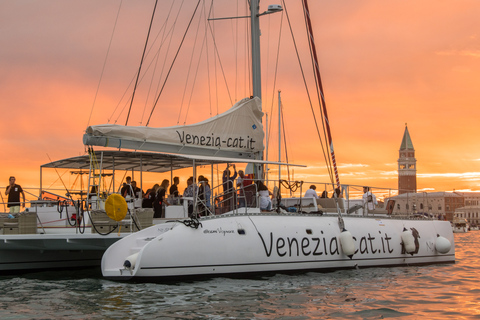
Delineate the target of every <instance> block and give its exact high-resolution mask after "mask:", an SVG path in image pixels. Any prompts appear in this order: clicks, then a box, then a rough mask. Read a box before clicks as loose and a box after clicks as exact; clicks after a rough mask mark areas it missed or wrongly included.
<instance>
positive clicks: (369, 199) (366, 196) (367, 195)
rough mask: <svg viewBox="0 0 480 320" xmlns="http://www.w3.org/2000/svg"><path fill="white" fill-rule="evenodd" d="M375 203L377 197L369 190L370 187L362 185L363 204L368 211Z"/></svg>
mask: <svg viewBox="0 0 480 320" xmlns="http://www.w3.org/2000/svg"><path fill="white" fill-rule="evenodd" d="M377 204H378V202H377V197H375V195H374V194H373V193H372V192H371V191H370V188H369V187H363V205H364V206H365V207H366V208H367V209H368V211H373V210H374V209H375V206H376V205H377Z"/></svg>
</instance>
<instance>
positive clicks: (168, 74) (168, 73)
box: [145, 0, 200, 127]
mask: <svg viewBox="0 0 480 320" xmlns="http://www.w3.org/2000/svg"><path fill="white" fill-rule="evenodd" d="M199 4H200V0H198V2H197V6H196V7H195V11H194V12H193V15H192V17H191V18H190V21H189V22H188V26H187V29H186V30H185V33H184V34H183V38H182V41H181V42H180V45H179V46H178V49H177V52H176V53H175V57H174V58H173V61H172V64H171V65H170V69H169V70H168V72H167V75H166V77H165V81H164V82H163V85H162V88H161V89H160V93H159V94H158V96H157V99H156V100H155V103H154V104H153V108H152V111H151V112H150V116H149V117H148V121H147V124H146V125H145V126H147V127H148V124H149V123H150V119H151V118H152V115H153V111H155V107H156V106H157V103H158V100H159V99H160V96H161V95H162V93H163V89H165V85H166V83H167V80H168V77H169V76H170V73H171V72H172V69H173V66H174V65H175V61H177V57H178V54H179V53H180V49H181V48H182V45H183V42H184V41H185V37H186V36H187V33H188V30H189V29H190V25H191V24H192V21H193V18H194V17H195V13H196V12H197V9H198V6H199Z"/></svg>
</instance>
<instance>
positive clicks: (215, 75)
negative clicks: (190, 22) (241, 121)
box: [208, 0, 218, 115]
mask: <svg viewBox="0 0 480 320" xmlns="http://www.w3.org/2000/svg"><path fill="white" fill-rule="evenodd" d="M212 4H213V0H212ZM212 13H213V15H212V17H213V18H215V12H214V8H213V7H212ZM215 21H216V20H212V24H213V31H212V30H211V28H212V27H211V26H210V23H208V27H209V28H210V33H211V34H212V43H213V71H214V73H213V75H214V78H215V106H216V109H217V113H216V115H218V74H217V55H216V54H215Z"/></svg>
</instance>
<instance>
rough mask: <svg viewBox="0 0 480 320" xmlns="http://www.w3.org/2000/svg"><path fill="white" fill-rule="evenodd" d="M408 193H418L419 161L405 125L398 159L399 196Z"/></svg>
mask: <svg viewBox="0 0 480 320" xmlns="http://www.w3.org/2000/svg"><path fill="white" fill-rule="evenodd" d="M407 192H413V193H416V192H417V159H415V149H413V143H412V139H411V138H410V134H409V133H408V127H407V124H406V123H405V132H404V133H403V139H402V144H401V145H400V150H399V158H398V194H402V193H407Z"/></svg>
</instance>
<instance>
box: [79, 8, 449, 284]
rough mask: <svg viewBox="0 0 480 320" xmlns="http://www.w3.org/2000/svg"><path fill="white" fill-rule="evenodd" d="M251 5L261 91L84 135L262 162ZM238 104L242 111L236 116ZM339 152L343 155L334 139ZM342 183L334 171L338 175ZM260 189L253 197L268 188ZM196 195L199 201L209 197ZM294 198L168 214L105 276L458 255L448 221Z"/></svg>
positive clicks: (115, 257) (98, 142)
mask: <svg viewBox="0 0 480 320" xmlns="http://www.w3.org/2000/svg"><path fill="white" fill-rule="evenodd" d="M250 5H251V8H254V10H252V13H251V20H252V27H251V30H252V34H253V36H252V48H253V51H254V54H253V56H254V57H253V58H252V61H253V62H252V65H253V71H252V74H253V87H254V89H253V91H254V94H253V96H254V97H253V98H247V99H244V100H241V101H240V102H238V103H237V104H235V105H234V106H233V107H232V108H231V109H230V110H229V111H227V112H226V113H224V114H222V115H220V116H217V117H216V118H215V119H209V120H207V121H204V122H201V123H199V124H196V125H190V126H176V127H169V128H148V127H127V126H118V125H100V126H91V127H88V128H87V130H86V134H85V135H84V143H85V144H86V145H88V146H107V145H108V146H112V147H118V148H120V147H122V148H130V149H134V150H150V151H156V152H172V153H183V154H187V157H190V158H191V159H192V162H193V168H195V161H196V160H204V159H206V158H208V157H206V156H205V155H210V156H211V158H209V159H218V161H222V160H223V161H224V163H232V162H233V163H235V162H238V163H253V164H254V165H256V166H257V167H258V165H260V164H262V163H264V162H262V160H261V159H260V160H252V159H258V157H256V155H257V154H258V153H259V152H260V153H261V152H262V151H263V144H262V143H261V142H262V141H263V126H262V116H263V112H262V109H261V100H260V99H259V98H258V97H259V96H260V91H261V90H260V89H259V85H260V84H259V83H258V79H259V78H260V77H259V76H258V79H256V77H257V75H259V72H260V70H259V69H260V68H259V62H258V58H257V57H256V56H255V50H256V49H255V48H257V47H258V43H259V29H258V25H259V22H258V19H259V16H260V14H259V9H258V1H255V0H253V1H250ZM280 10H281V7H280V6H269V11H267V13H272V12H277V11H280ZM306 16H308V14H306ZM258 50H259V49H258ZM257 53H258V52H257ZM237 113H239V114H241V115H242V116H241V117H239V116H236V115H235V114H237ZM231 116H232V117H233V119H232V118H230V117H231ZM259 128H260V129H261V131H262V132H260V130H258V129H259ZM247 136H248V137H255V138H253V139H251V140H250V142H251V143H250V144H249V146H248V147H245V146H243V148H241V147H239V146H238V144H237V145H236V146H234V145H233V144H228V143H222V141H223V142H226V141H233V139H237V140H236V141H239V140H240V139H243V141H247V139H246V137H247ZM186 137H188V138H186ZM208 137H213V138H214V141H217V138H218V142H219V143H218V144H216V143H211V144H210V143H206V142H205V139H206V138H208ZM202 141H203V143H202ZM330 142H331V141H330ZM331 152H332V158H333V160H334V155H333V147H332V150H331ZM219 156H221V157H224V158H220V157H219ZM333 162H335V161H333ZM279 165H281V164H279ZM257 167H256V168H257ZM256 170H258V171H257V176H256V177H257V179H259V180H263V179H264V177H263V176H262V171H261V169H256ZM193 175H194V176H195V169H194V171H193ZM279 180H280V179H279ZM337 182H338V179H337ZM334 184H335V181H332V182H331V183H330V185H334ZM240 191H241V190H240ZM258 191H259V190H257V189H255V190H254V192H253V194H254V199H258V197H259V196H260V195H259V192H258ZM237 192H239V190H237ZM240 194H241V193H240ZM277 194H281V191H279V193H277ZM218 199H221V195H219V196H218ZM193 200H194V202H195V204H197V203H199V202H201V200H202V199H199V198H198V197H197V198H195V197H194V199H193ZM279 200H280V199H279ZM292 202H294V203H295V205H296V207H295V205H294V206H293V208H297V209H298V210H296V211H297V212H287V210H284V209H285V207H278V208H277V209H276V211H275V212H264V211H262V210H260V208H259V207H258V205H257V204H258V203H259V201H254V202H253V203H252V204H250V205H247V206H246V207H242V208H239V207H237V203H236V202H235V204H234V205H233V207H232V208H231V209H232V210H230V211H229V212H226V213H223V214H217V215H215V214H208V213H207V215H205V216H201V217H197V218H195V217H193V218H191V219H171V220H164V221H160V222H159V223H158V224H156V225H154V226H152V227H149V228H146V229H144V230H141V231H139V232H136V233H134V234H131V235H128V236H126V237H124V238H123V239H121V240H119V241H117V242H115V243H114V244H113V245H111V246H110V247H109V248H108V249H107V250H106V251H105V254H104V255H103V258H102V264H101V269H102V273H103V276H104V277H106V278H109V279H116V280H129V279H136V280H152V279H161V280H171V279H185V278H187V277H193V278H197V277H203V276H219V275H246V274H247V275H248V274H258V273H271V272H298V271H310V270H336V269H342V268H358V267H360V268H361V267H374V266H408V265H422V264H433V263H453V262H455V246H454V237H453V232H452V228H451V226H450V223H449V222H448V221H439V220H434V219H418V218H415V217H398V216H391V215H388V214H387V212H381V213H379V214H378V213H375V212H373V213H372V212H369V211H368V210H364V208H363V206H362V205H358V204H355V205H349V199H348V198H345V199H339V198H334V199H318V200H317V199H315V198H301V197H297V198H288V199H285V198H284V199H281V201H277V203H280V204H282V203H283V204H285V203H292ZM327 202H328V204H327ZM214 203H215V202H214ZM289 206H290V205H289ZM196 209H197V206H194V210H196ZM288 211H289V210H288ZM292 211H295V210H292ZM215 212H217V210H216V209H215V208H214V210H213V213H215ZM377 212H378V211H377ZM194 216H195V211H194Z"/></svg>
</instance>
